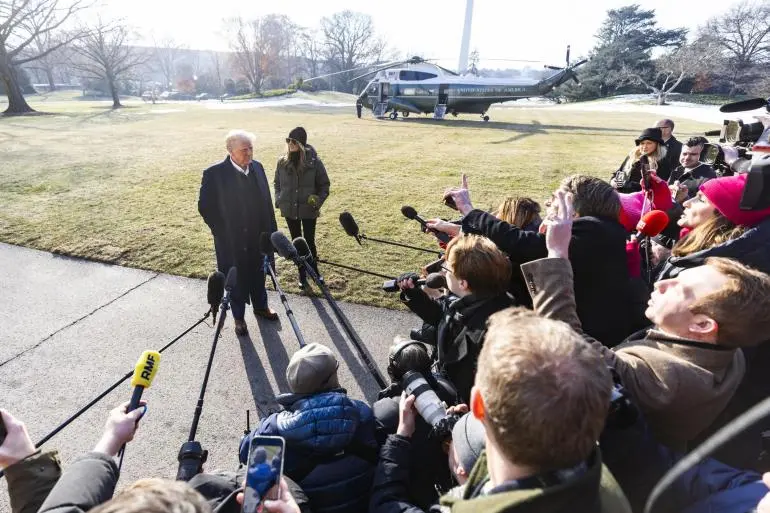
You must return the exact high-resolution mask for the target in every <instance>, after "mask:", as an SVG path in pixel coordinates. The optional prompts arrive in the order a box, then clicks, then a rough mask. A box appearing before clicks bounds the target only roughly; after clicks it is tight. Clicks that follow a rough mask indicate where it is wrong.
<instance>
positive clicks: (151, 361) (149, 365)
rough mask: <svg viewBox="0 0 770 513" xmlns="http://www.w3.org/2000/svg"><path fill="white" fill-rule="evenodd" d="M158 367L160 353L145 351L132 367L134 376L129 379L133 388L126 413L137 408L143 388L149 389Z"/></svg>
mask: <svg viewBox="0 0 770 513" xmlns="http://www.w3.org/2000/svg"><path fill="white" fill-rule="evenodd" d="M159 365H160V353H159V352H157V351H145V352H143V353H142V356H140V357H139V360H137V362H136V366H135V367H134V375H133V377H132V378H131V386H132V387H134V393H133V394H132V395H131V402H130V403H129V404H128V410H126V413H128V412H130V411H133V410H135V409H137V408H138V407H139V401H140V400H141V399H142V393H143V392H144V389H145V388H150V385H152V380H153V379H155V374H157V373H158V366H159Z"/></svg>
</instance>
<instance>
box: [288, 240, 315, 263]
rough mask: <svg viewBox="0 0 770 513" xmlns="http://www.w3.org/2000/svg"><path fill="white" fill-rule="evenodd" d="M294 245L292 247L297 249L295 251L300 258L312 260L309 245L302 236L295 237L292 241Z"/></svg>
mask: <svg viewBox="0 0 770 513" xmlns="http://www.w3.org/2000/svg"><path fill="white" fill-rule="evenodd" d="M292 244H293V245H294V249H296V250H297V253H298V254H299V256H300V257H301V258H304V259H307V260H308V261H312V260H313V254H312V253H311V252H310V246H308V244H307V241H306V240H305V239H304V238H303V237H297V238H296V239H294V241H293V242H292Z"/></svg>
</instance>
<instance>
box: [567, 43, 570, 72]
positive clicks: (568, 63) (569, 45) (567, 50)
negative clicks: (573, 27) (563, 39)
mask: <svg viewBox="0 0 770 513" xmlns="http://www.w3.org/2000/svg"><path fill="white" fill-rule="evenodd" d="M569 46H570V45H567V67H568V68H569Z"/></svg>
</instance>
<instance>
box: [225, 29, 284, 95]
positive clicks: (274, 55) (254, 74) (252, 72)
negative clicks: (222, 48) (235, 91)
mask: <svg viewBox="0 0 770 513" xmlns="http://www.w3.org/2000/svg"><path fill="white" fill-rule="evenodd" d="M226 23H227V25H228V32H229V33H231V34H233V36H232V39H231V40H230V48H231V49H232V50H233V52H234V55H233V58H234V65H235V67H236V68H237V70H238V71H239V72H240V73H242V74H243V75H244V76H245V77H246V80H248V82H249V84H250V85H251V89H252V90H253V91H254V93H259V92H260V91H261V89H262V85H263V83H264V81H265V79H266V78H267V77H268V75H270V74H271V73H273V74H275V73H276V71H277V70H278V69H279V67H280V66H281V65H282V64H284V65H285V60H286V57H287V52H288V51H289V48H290V43H291V37H292V33H293V30H294V24H293V23H292V22H291V20H289V18H287V17H286V16H283V15H277V14H269V15H267V16H264V17H261V18H257V19H254V20H249V21H245V20H243V18H241V17H237V18H232V19H230V20H228V21H227V22H226ZM282 61H283V62H282Z"/></svg>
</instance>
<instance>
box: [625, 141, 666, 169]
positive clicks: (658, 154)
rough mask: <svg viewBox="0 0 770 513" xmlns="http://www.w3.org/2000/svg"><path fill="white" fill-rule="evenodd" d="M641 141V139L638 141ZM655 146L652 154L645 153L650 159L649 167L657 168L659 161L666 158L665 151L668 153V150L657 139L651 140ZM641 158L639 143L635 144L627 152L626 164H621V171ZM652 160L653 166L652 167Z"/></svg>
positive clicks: (629, 167)
mask: <svg viewBox="0 0 770 513" xmlns="http://www.w3.org/2000/svg"><path fill="white" fill-rule="evenodd" d="M639 142H640V143H641V141H639ZM652 142H654V143H655V145H656V146H657V147H656V149H655V152H654V153H652V154H649V155H647V157H648V158H649V159H650V168H651V169H658V167H659V165H660V161H661V160H663V159H664V158H666V153H668V150H667V149H666V147H665V146H663V145H662V144H660V143H659V142H657V141H652ZM640 158H642V150H641V149H640V148H639V145H638V144H637V145H636V147H635V148H634V149H633V150H631V151H630V152H628V158H627V159H626V165H625V166H623V171H630V170H631V167H633V165H634V164H635V163H637V162H638V161H639V159H640ZM653 162H654V166H655V167H653Z"/></svg>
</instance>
